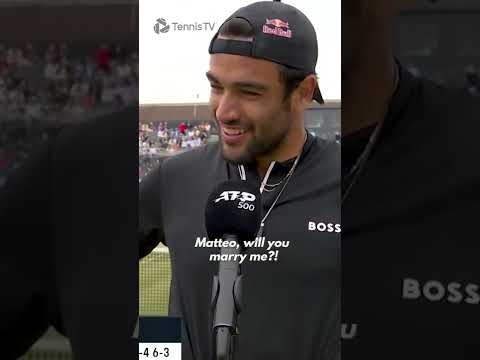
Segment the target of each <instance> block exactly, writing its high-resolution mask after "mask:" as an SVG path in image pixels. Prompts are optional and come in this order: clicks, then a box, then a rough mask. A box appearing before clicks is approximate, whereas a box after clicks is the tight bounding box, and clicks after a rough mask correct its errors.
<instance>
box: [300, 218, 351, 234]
mask: <svg viewBox="0 0 480 360" xmlns="http://www.w3.org/2000/svg"><path fill="white" fill-rule="evenodd" d="M307 226H308V230H309V231H320V232H329V233H332V232H336V233H339V232H342V228H341V226H340V224H332V223H324V222H319V223H317V222H315V221H309V222H308V225H307Z"/></svg>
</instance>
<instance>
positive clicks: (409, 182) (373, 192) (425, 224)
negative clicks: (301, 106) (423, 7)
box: [342, 0, 480, 360]
mask: <svg viewBox="0 0 480 360" xmlns="http://www.w3.org/2000/svg"><path fill="white" fill-rule="evenodd" d="M402 3H405V1H399V0H397V1H383V0H370V1H368V0H360V1H359V0H346V1H343V3H342V6H343V19H342V26H343V32H342V36H343V38H342V47H343V49H342V50H343V51H342V56H343V59H342V61H343V63H342V71H343V74H342V80H343V84H342V102H343V105H342V197H343V206H342V322H343V324H342V345H343V346H342V359H345V360H350V359H360V358H369V359H471V358H472V355H468V354H471V353H472V352H473V351H474V350H475V351H477V350H476V349H477V348H478V324H479V323H480V311H479V306H480V287H479V285H480V266H479V263H478V254H479V253H480V242H479V241H478V234H477V223H478V220H477V217H478V214H479V213H480V190H479V185H480V167H479V166H478V165H477V164H478V157H479V154H480V143H479V141H478V133H479V132H480V122H479V121H478V119H479V118H480V101H479V100H478V98H474V97H472V96H469V95H467V94H466V93H465V92H464V93H460V92H459V93H455V92H453V91H450V90H448V89H445V88H442V87H439V86H437V85H434V84H433V83H432V82H430V81H426V80H423V79H418V78H414V77H413V76H412V75H411V74H409V73H408V72H407V71H406V70H405V69H404V68H403V67H402V65H401V64H400V63H398V62H396V61H395V60H394V56H393V53H392V39H391V26H392V20H393V16H394V14H395V12H396V11H397V10H398V9H399V7H400V6H401V5H403V4H402ZM452 26H453V25H452Z"/></svg>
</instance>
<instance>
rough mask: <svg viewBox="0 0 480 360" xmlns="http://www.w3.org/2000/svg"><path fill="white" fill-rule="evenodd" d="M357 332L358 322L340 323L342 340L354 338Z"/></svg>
mask: <svg viewBox="0 0 480 360" xmlns="http://www.w3.org/2000/svg"><path fill="white" fill-rule="evenodd" d="M357 332H358V324H355V323H351V324H347V323H343V324H342V330H341V338H342V339H343V340H351V339H355V337H356V336H357Z"/></svg>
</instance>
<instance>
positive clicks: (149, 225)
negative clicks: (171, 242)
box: [138, 159, 167, 258]
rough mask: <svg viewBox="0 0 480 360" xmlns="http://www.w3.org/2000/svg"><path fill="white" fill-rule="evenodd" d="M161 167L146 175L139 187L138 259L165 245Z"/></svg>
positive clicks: (160, 165)
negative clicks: (158, 246) (161, 244)
mask: <svg viewBox="0 0 480 360" xmlns="http://www.w3.org/2000/svg"><path fill="white" fill-rule="evenodd" d="M162 167H163V159H162V161H161V162H160V164H159V165H158V166H157V167H156V168H155V169H153V170H152V171H151V172H150V173H149V174H148V175H146V176H145V177H144V178H143V179H142V182H141V183H140V185H139V192H138V202H139V205H138V215H139V257H140V258H143V257H145V256H147V255H148V254H150V253H151V252H152V250H153V249H154V248H155V247H156V246H157V245H158V244H159V243H160V242H162V243H163V244H165V245H167V244H166V241H165V234H164V231H163V224H162V209H161V190H162V176H161V175H162Z"/></svg>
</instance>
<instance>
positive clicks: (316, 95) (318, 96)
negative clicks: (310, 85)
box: [313, 85, 325, 104]
mask: <svg viewBox="0 0 480 360" xmlns="http://www.w3.org/2000/svg"><path fill="white" fill-rule="evenodd" d="M313 100H315V101H316V102H318V103H319V104H324V103H325V101H323V96H322V93H321V92H320V88H319V87H318V85H317V86H316V87H315V91H314V92H313Z"/></svg>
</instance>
